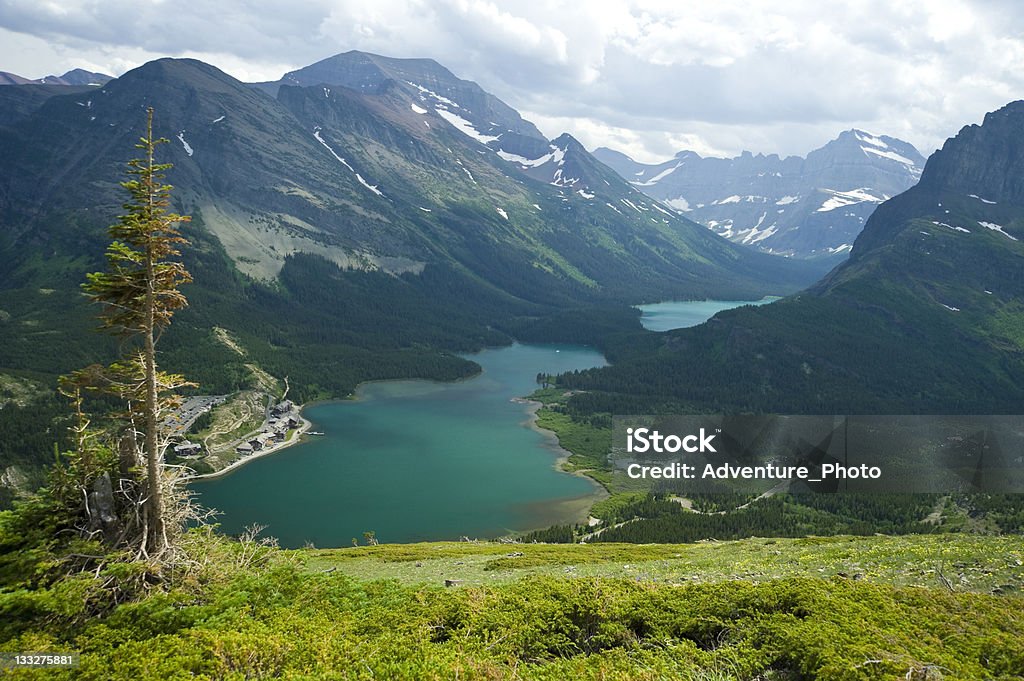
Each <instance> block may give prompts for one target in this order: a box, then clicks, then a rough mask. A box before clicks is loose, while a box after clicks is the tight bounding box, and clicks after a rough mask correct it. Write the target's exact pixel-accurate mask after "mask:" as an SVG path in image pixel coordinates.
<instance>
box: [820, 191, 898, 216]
mask: <svg viewBox="0 0 1024 681" xmlns="http://www.w3.org/2000/svg"><path fill="white" fill-rule="evenodd" d="M823 191H826V192H828V193H830V194H831V195H832V196H830V197H829V198H828V199H826V200H825V203H823V204H821V208H819V209H818V210H816V211H815V212H816V213H826V212H828V211H830V210H835V209H836V208H842V207H843V206H852V205H853V204H855V203H864V202H865V201H870V202H872V203H881V202H882V201H885V200H886V199H888V198H889V197H888V196H884V197H882V198H879V197H877V196H874V195H873V194H870V193H869V191H870V190H869V189H867V188H866V187H862V188H860V189H851V190H850V191H845V192H840V191H836V190H834V189H825V190H823Z"/></svg>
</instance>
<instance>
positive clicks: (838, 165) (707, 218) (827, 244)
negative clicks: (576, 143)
mask: <svg viewBox="0 0 1024 681" xmlns="http://www.w3.org/2000/svg"><path fill="white" fill-rule="evenodd" d="M594 156H595V157H596V158H597V159H598V160H600V161H602V162H603V163H605V164H607V165H608V166H610V167H611V168H613V169H615V171H616V172H618V173H619V174H620V175H621V176H622V177H623V178H624V179H626V180H627V181H629V182H630V184H632V185H633V186H634V187H636V188H637V189H640V190H641V191H643V192H644V193H646V194H648V195H649V196H651V197H652V198H655V199H658V200H660V201H662V202H663V203H664V204H666V205H668V206H671V207H672V208H673V209H675V210H676V211H678V212H679V213H681V214H684V215H686V216H687V217H688V218H691V219H693V220H695V221H697V222H699V223H701V224H704V225H706V226H707V227H709V228H710V229H711V230H713V231H714V232H715V233H717V234H720V235H721V236H723V237H725V238H727V239H730V240H731V241H734V242H736V243H739V244H743V245H747V246H751V247H753V248H756V249H759V250H762V251H765V252H768V253H776V254H782V255H788V256H794V257H799V258H819V257H826V258H827V257H829V256H837V255H840V256H843V257H845V256H846V255H848V254H849V251H850V249H851V248H852V246H853V242H854V239H856V237H857V235H858V234H860V232H861V230H862V229H863V228H864V224H865V222H866V221H867V219H868V218H869V217H870V216H871V213H872V212H873V211H874V210H875V208H876V207H877V206H878V204H880V203H882V202H883V201H885V200H887V199H889V198H890V197H893V196H895V195H897V194H899V193H901V192H903V191H906V190H907V189H909V188H910V187H912V186H913V185H914V184H915V183H916V182H917V180H918V178H919V177H920V176H921V169H922V168H923V167H924V162H925V159H924V157H922V156H921V154H920V153H919V152H918V151H917V149H915V148H914V147H913V145H911V144H909V143H907V142H904V141H902V140H898V139H895V138H893V137H888V136H885V135H873V134H870V133H867V132H864V131H863V130H856V129H854V130H847V131H846V132H843V133H842V134H840V135H839V136H838V137H837V138H836V139H834V140H832V141H830V142H829V143H828V144H826V145H825V146H823V147H821V148H820V149H815V150H814V151H812V152H810V153H809V154H807V157H806V158H801V157H799V156H788V157H786V158H780V157H779V156H778V155H775V154H771V155H764V154H756V155H755V154H752V153H750V152H743V154H741V155H740V156H737V157H735V158H728V159H727V158H702V157H701V156H700V155H698V154H696V153H694V152H692V151H681V152H679V153H678V154H676V156H675V158H673V159H671V160H669V161H665V162H664V163H659V164H643V163H638V162H636V161H634V160H633V159H631V158H629V157H628V156H626V155H625V154H622V153H621V152H617V151H613V150H611V149H607V148H603V147H602V148H599V149H596V150H595V151H594Z"/></svg>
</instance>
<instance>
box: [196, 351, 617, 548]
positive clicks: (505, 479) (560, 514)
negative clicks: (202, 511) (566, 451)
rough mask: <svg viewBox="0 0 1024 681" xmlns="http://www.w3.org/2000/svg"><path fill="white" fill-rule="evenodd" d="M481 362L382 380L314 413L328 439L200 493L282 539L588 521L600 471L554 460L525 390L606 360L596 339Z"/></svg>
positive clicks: (233, 526) (232, 516) (228, 523)
mask: <svg viewBox="0 0 1024 681" xmlns="http://www.w3.org/2000/svg"><path fill="white" fill-rule="evenodd" d="M469 357H470V358H471V359H473V360H474V361H475V362H477V363H478V364H479V365H480V366H481V367H483V373H482V374H480V375H478V376H475V377H473V378H470V379H467V380H465V381H459V382H456V383H435V382H430V381H382V382H378V383H368V384H365V385H363V386H361V387H360V389H359V391H358V393H357V396H358V399H357V400H354V401H345V402H332V403H325V404H319V405H315V406H312V407H309V408H307V409H305V410H304V411H303V413H304V414H305V416H306V417H307V418H308V419H309V420H311V421H312V422H313V424H314V426H313V430H316V431H323V432H324V433H325V435H324V436H323V437H316V436H311V437H308V438H307V441H306V442H305V443H303V444H300V445H296V446H294V447H290V448H288V449H285V450H283V451H281V452H279V453H277V454H274V455H271V456H267V457H264V458H261V459H258V460H255V461H253V462H251V463H249V464H247V465H245V466H242V467H240V468H238V469H237V470H235V471H233V472H232V473H230V474H229V475H226V476H225V477H223V478H217V479H212V480H201V481H197V482H195V483H194V484H193V485H192V488H193V489H194V490H195V491H196V492H198V493H199V503H200V504H202V505H203V506H207V507H212V508H216V509H218V510H219V511H221V512H222V515H221V516H219V517H218V519H217V522H219V523H220V525H221V529H222V530H223V531H225V532H228V533H231V534H237V533H238V532H240V531H241V530H242V529H244V528H245V527H247V526H249V525H252V524H255V523H258V524H261V525H266V526H267V529H266V531H265V534H266V535H269V536H273V537H277V539H278V540H279V541H280V543H281V545H282V546H284V547H290V548H293V547H298V546H302V545H303V544H305V543H306V542H312V543H313V544H314V545H316V546H318V547H336V546H349V545H351V540H352V538H353V537H356V538H359V539H360V542H361V541H362V536H363V532H365V531H371V530H372V531H373V532H375V533H376V536H377V538H378V539H379V540H380V541H382V542H413V541H428V540H442V539H458V538H459V537H461V536H468V537H479V538H484V537H495V536H499V535H504V534H508V533H510V532H514V531H522V530H529V529H536V528H541V527H547V526H549V525H552V524H557V523H566V522H578V521H582V520H583V519H585V518H586V511H587V509H588V508H589V506H590V504H591V503H592V502H593V501H594V500H595V499H596V498H597V497H596V496H595V495H596V494H598V492H599V491H598V488H597V486H596V484H595V483H593V482H591V481H589V480H588V479H585V478H582V477H579V476H575V475H569V474H567V473H563V472H560V471H558V470H556V462H557V458H558V456H559V455H560V454H561V450H559V449H558V447H557V445H556V443H555V442H554V440H553V438H552V437H551V436H550V435H548V434H544V433H541V432H538V431H536V430H533V429H531V428H529V427H528V420H529V413H528V411H527V406H526V405H525V404H523V403H517V402H513V401H512V400H513V398H517V397H521V396H523V395H529V394H530V393H531V392H533V390H535V389H536V387H537V385H536V377H537V374H538V373H539V372H544V373H550V374H557V373H560V372H564V371H571V370H573V369H585V368H589V367H594V366H603V365H604V364H605V360H604V357H603V356H602V355H601V354H600V353H598V352H597V351H595V350H592V349H588V348H583V347H578V346H565V345H523V344H515V345H512V346H509V347H504V348H496V349H488V350H484V351H483V352H480V353H477V354H474V355H470V356H469Z"/></svg>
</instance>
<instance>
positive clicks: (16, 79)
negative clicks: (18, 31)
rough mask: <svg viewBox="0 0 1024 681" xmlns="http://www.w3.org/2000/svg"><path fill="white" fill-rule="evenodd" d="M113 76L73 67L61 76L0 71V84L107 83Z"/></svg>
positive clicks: (95, 84) (97, 84) (98, 84)
mask: <svg viewBox="0 0 1024 681" xmlns="http://www.w3.org/2000/svg"><path fill="white" fill-rule="evenodd" d="M113 79H114V77H113V76H108V75H107V74H105V73H95V72H93V71H86V70H85V69H71V70H70V71H68V72H67V73H65V74H64V75H61V76H52V75H51V76H43V77H42V78H36V79H31V78H25V77H23V76H19V75H18V74H16V73H10V72H8V71H0V85H92V86H94V87H95V86H100V85H105V84H106V83H108V82H109V81H111V80H113Z"/></svg>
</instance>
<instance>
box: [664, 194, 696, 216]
mask: <svg viewBox="0 0 1024 681" xmlns="http://www.w3.org/2000/svg"><path fill="white" fill-rule="evenodd" d="M665 205H667V206H670V207H672V208H675V209H676V210H677V211H679V212H680V213H688V212H690V211H691V210H692V208H690V202H689V201H687V200H686V199H684V198H683V197H681V196H680V197H677V198H674V199H669V200H668V201H666V202H665Z"/></svg>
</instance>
